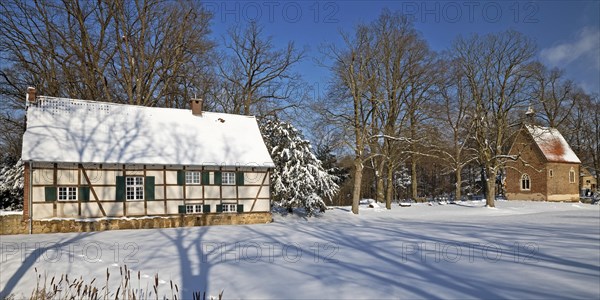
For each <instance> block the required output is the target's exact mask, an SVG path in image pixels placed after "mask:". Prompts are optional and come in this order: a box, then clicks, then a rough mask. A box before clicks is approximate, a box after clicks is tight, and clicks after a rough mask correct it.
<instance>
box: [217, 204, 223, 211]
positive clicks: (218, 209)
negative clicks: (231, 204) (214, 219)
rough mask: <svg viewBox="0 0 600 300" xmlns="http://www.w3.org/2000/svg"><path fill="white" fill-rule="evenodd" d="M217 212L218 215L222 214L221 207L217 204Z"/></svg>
mask: <svg viewBox="0 0 600 300" xmlns="http://www.w3.org/2000/svg"><path fill="white" fill-rule="evenodd" d="M217 212H218V213H220V212H223V205H221V204H217Z"/></svg>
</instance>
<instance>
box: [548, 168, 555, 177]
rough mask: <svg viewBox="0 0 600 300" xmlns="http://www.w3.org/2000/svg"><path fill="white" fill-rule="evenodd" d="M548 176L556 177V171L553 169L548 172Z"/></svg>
mask: <svg viewBox="0 0 600 300" xmlns="http://www.w3.org/2000/svg"><path fill="white" fill-rule="evenodd" d="M548 176H550V177H554V170H552V169H550V170H548Z"/></svg>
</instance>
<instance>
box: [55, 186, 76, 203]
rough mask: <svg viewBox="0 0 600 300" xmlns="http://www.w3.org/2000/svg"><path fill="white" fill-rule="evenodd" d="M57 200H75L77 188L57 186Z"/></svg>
mask: <svg viewBox="0 0 600 300" xmlns="http://www.w3.org/2000/svg"><path fill="white" fill-rule="evenodd" d="M58 200H59V201H77V188H76V187H73V186H68V187H59V188H58Z"/></svg>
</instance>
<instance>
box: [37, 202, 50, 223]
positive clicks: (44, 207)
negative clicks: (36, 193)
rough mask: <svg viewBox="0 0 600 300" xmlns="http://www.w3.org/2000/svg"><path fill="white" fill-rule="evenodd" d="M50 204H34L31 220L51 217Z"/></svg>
mask: <svg viewBox="0 0 600 300" xmlns="http://www.w3.org/2000/svg"><path fill="white" fill-rule="evenodd" d="M52 207H53V206H52V203H47V204H46V203H44V204H34V205H33V218H34V219H44V218H52V217H53V213H52V211H53V209H52Z"/></svg>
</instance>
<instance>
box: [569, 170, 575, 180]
mask: <svg viewBox="0 0 600 300" xmlns="http://www.w3.org/2000/svg"><path fill="white" fill-rule="evenodd" d="M569 182H570V183H575V169H573V167H571V170H569Z"/></svg>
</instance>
